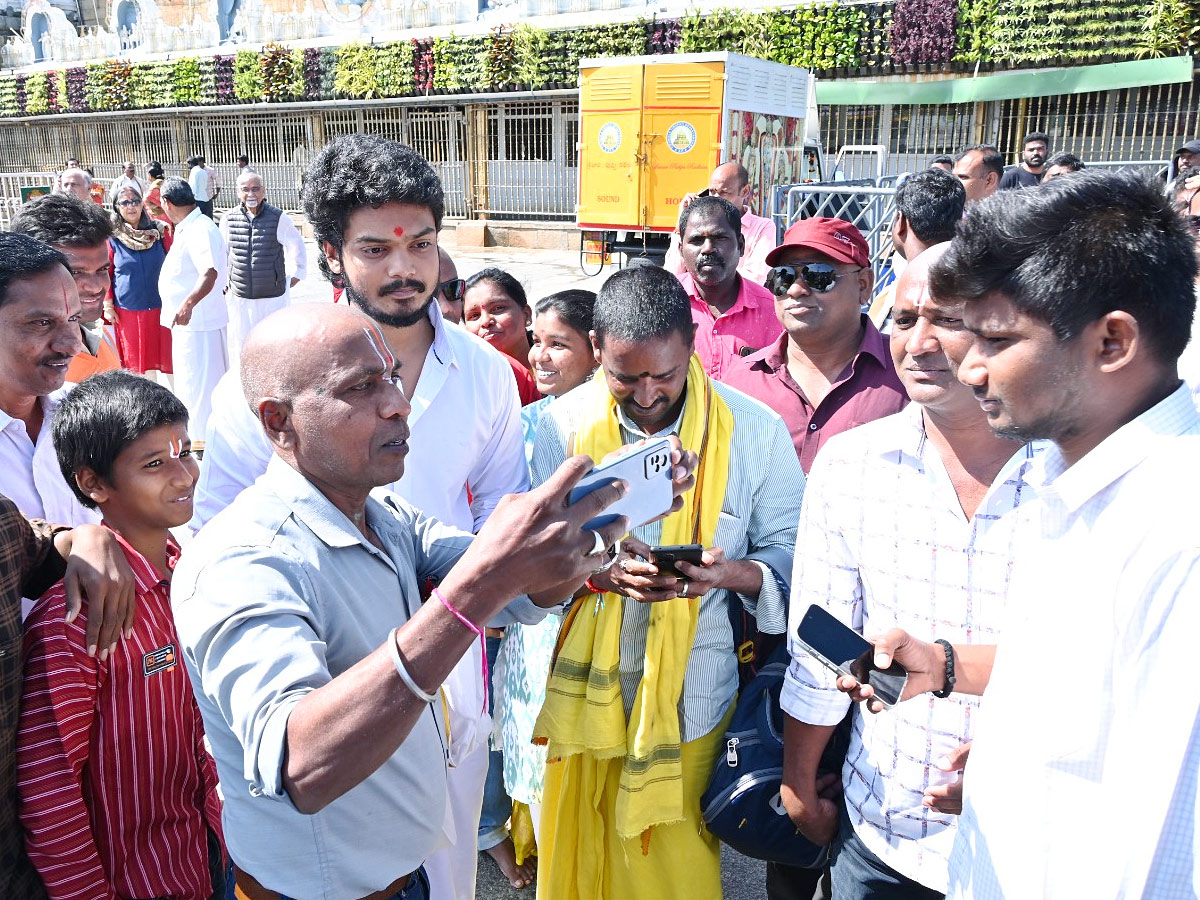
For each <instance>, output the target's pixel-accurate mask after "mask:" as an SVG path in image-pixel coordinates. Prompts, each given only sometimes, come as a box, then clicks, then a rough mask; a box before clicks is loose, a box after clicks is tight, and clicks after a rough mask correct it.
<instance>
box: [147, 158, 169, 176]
mask: <svg viewBox="0 0 1200 900" xmlns="http://www.w3.org/2000/svg"><path fill="white" fill-rule="evenodd" d="M146 174H147V175H149V176H150V177H151V178H162V177H163V175H165V174H166V173H165V172H164V171H163V167H162V163H160V162H152V163H150V165H148V166H146Z"/></svg>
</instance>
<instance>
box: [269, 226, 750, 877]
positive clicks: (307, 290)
mask: <svg viewBox="0 0 1200 900" xmlns="http://www.w3.org/2000/svg"><path fill="white" fill-rule="evenodd" d="M446 249H447V250H448V251H449V252H450V255H451V256H452V257H454V261H455V264H456V265H457V266H458V274H459V276H460V277H463V278H466V277H468V276H469V275H472V274H474V273H475V272H478V271H479V270H480V269H484V268H486V267H488V266H496V267H498V268H501V269H505V270H506V271H508V272H509V273H510V274H512V275H513V276H515V277H516V278H518V279H519V280H520V281H521V283H522V284H523V285H524V286H525V290H526V292H527V293H528V294H529V299H530V301H531V302H532V301H534V300H536V299H538V298H539V297H544V296H546V295H547V294H552V293H554V292H555V291H561V290H566V289H567V288H587V289H589V290H593V291H594V290H598V289H599V287H600V285H601V284H603V283H604V280H605V279H606V278H607V277H608V276H609V275H611V274H612V273H613V272H615V271H616V266H615V265H609V266H606V267H605V269H604V271H603V272H602V273H601V274H600V275H594V276H591V277H588V276H585V275H584V273H583V272H582V271H581V270H580V267H579V253H578V252H563V251H555V250H527V249H523V248H514V247H486V248H471V249H465V248H463V249H460V248H456V247H454V246H452V245H451V246H447V248H446ZM308 253H309V265H310V271H311V274H310V275H309V277H308V278H307V279H305V280H304V281H302V282H301V283H300V284H299V285H297V286H296V288H295V289H294V290H293V292H292V296H293V298H294V299H295V300H296V301H305V302H312V301H323V300H328V299H329V298H330V297H331V295H332V294H331V288H330V287H329V283H328V282H327V281H325V280H324V279H323V278H322V277H321V275H320V273H319V272H318V271H317V268H316V245H315V244H314V243H313V242H312V241H309V242H308ZM588 268H589V271H594V269H595V267H594V266H589V267H588ZM721 876H722V878H721V880H722V893H723V895H724V898H725V900H762V898H763V897H765V896H766V893H765V890H764V887H763V885H764V883H765V878H766V872H765V866H764V864H763V863H762V862H760V861H758V860H755V859H748V858H746V857H744V856H741V855H739V854H737V853H734V852H732V851H731V850H729V848H728V847H725V848H723V853H722V860H721ZM476 896H477V897H478V898H480V900H533V897H534V891H533V889H532V888H528V889H526V890H523V891H515V890H513V889H512V887H510V886H509V883H508V879H506V878H505V877H504V876H502V875H501V874H500V869H499V867H497V866H496V864H495V863H494V862H492V858H491V857H490V856H488V855H487V854H486V853H481V854H479V882H478V887H477V890H476Z"/></svg>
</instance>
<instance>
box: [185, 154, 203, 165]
mask: <svg viewBox="0 0 1200 900" xmlns="http://www.w3.org/2000/svg"><path fill="white" fill-rule="evenodd" d="M183 164H184V165H185V166H198V165H200V157H198V156H189V157H188V158H187V159H185V160H184V161H183Z"/></svg>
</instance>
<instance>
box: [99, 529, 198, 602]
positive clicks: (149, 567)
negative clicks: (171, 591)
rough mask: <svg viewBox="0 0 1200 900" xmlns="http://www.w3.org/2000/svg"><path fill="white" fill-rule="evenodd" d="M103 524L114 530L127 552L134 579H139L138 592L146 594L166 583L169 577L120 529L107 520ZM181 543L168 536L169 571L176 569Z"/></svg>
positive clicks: (119, 542)
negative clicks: (164, 575)
mask: <svg viewBox="0 0 1200 900" xmlns="http://www.w3.org/2000/svg"><path fill="white" fill-rule="evenodd" d="M101 524H102V525H103V526H104V527H105V528H107V529H108V530H109V531H110V532H112V536H113V537H115V538H116V539H117V543H118V544H120V545H121V550H122V551H124V553H125V560H126V562H128V563H129V568H130V569H132V570H133V577H134V580H135V581H137V587H138V593H140V594H144V593H145V592H146V591H148V590H150V589H151V588H153V587H155V586H156V585H160V584H166V583H167V582H168V581H169V579H168V578H162V577H160V576H159V573H158V568H157V567H156V566H155V565H154V564H153V563H152V562H150V560H148V559H146V557H144V556H143V555H142V554H141V553H139V552H138V551H137V550H135V549H134V548H133V546H132V545H131V544H130V543H129V542H128V541H127V540H125V537H124V535H122V534H121V533H120V532H119V531H114V530H113V528H112V526H111V525H109V524H108V523H107V522H101ZM179 553H180V550H179V545H178V544H177V543H175V539H174V538H170V537H169V538H167V571H168V572H173V571H175V564H176V563H177V562H179Z"/></svg>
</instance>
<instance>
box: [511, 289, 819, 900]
mask: <svg viewBox="0 0 1200 900" xmlns="http://www.w3.org/2000/svg"><path fill="white" fill-rule="evenodd" d="M594 329H595V330H594V331H593V333H592V344H593V347H594V349H595V353H596V360H597V362H599V363H600V365H601V369H600V371H599V372H598V373H597V374H596V377H595V378H594V379H593V380H591V381H589V382H587V383H585V384H584V385H582V386H580V387H578V388H576V389H575V390H573V391H571V392H570V393H568V394H566V395H564V396H563V397H561V398H559V399H558V400H557V401H555V402H554V403H553V404H551V405H550V406H549V407H548V408H547V409H546V411H545V412H544V413H543V414H542V419H541V421H540V422H539V425H538V434H537V441H536V444H535V447H534V454H533V476H534V481H535V482H537V483H540V482H541V481H542V479H544V478H547V477H549V476H550V474H551V473H553V471H554V470H555V468H556V467H557V466H558V465H559V464H560V463H561V462H562V461H563V460H564V459H566V458H567V457H568V456H570V455H571V454H573V453H587V454H589V455H590V456H591V457H592V458H593V459H595V460H600V459H602V458H604V456H605V455H607V454H608V453H610V452H612V451H614V450H617V449H619V448H620V447H622V446H624V445H628V444H632V443H636V442H637V441H639V440H642V439H644V438H648V437H651V436H665V435H668V434H678V435H679V438H680V440H681V442H682V444H683V446H684V448H685V449H688V450H693V451H695V452H696V453H698V454H699V457H700V464H699V467H698V468H697V470H696V487H695V489H694V490H693V491H691V492H689V493H688V494H686V495H684V505H683V508H682V509H681V510H680V511H678V512H676V513H673V514H672V515H670V516H669V517H667V518H666V519H663V520H661V521H658V522H654V523H651V524H649V525H645V526H643V527H641V528H638V529H635V530H634V532H633V533H632V534H631V535H630V536H629V537H627V538H626V539H625V540H624V541H623V542H622V546H621V552H620V554H618V556H617V558H616V561H615V563H614V564H613V565H612V566H611V567H610V568H608V569H607V570H606V571H603V572H599V573H596V574H595V575H593V577H592V579H591V581H590V582H589V588H590V589H594V591H593V592H592V593H588V594H584V595H582V596H581V597H579V599H577V600H576V601H575V604H574V606H573V607H572V610H571V613H570V614H569V615H568V618H567V620H566V622H565V624H564V628H563V634H562V636H560V638H559V648H558V651H557V654H556V658H555V662H554V665H553V669H552V672H551V676H550V680H549V683H548V686H547V691H546V703H545V705H544V706H543V708H542V713H541V716H540V718H539V719H538V723H537V727H536V728H535V731H534V739H535V741H540V742H545V743H546V744H547V745H548V748H547V749H548V765H547V769H546V786H545V792H544V801H543V808H542V818H541V827H540V842H539V869H538V897H539V898H541V900H632V898H647V900H651V898H652V900H673V898H679V900H708V898H717V897H720V896H721V873H720V848H719V845H718V843H717V840H716V839H715V838H714V837H712V836H711V835H710V834H709V833H708V831H707V830H706V829H705V828H704V827H703V824H702V822H701V819H700V795H701V793H702V792H703V791H704V788H705V786H706V785H707V782H708V779H709V775H710V774H711V772H712V768H713V766H714V764H715V762H716V759H717V756H718V754H719V752H720V750H721V747H722V736H723V732H724V725H725V723H726V722H727V721H728V717H729V715H730V714H731V712H732V707H733V701H734V697H735V695H736V692H737V658H736V656H735V654H734V647H733V634H732V629H731V627H730V619H729V605H730V604H731V603H738V604H741V605H742V606H744V607H745V609H746V610H747V611H748V612H750V613H751V614H752V615H755V616H757V619H758V627H759V629H760V630H762V631H766V632H774V633H782V632H783V630H784V628H785V627H786V624H787V597H788V591H789V584H788V581H789V576H790V573H791V568H792V555H793V551H794V549H795V538H796V522H797V520H798V518H799V513H800V499H801V496H802V494H803V492H804V473H803V471H802V470H801V468H800V464H799V461H798V460H797V458H796V452H795V450H794V449H793V447H792V442H791V438H790V437H789V436H788V431H787V428H786V427H785V426H784V424H783V420H782V419H781V418H780V417H779V416H778V415H776V414H775V413H773V412H772V411H771V410H770V409H768V408H767V407H766V406H764V405H763V404H761V403H759V402H758V401H756V400H752V399H751V398H749V397H747V396H746V395H745V394H742V393H740V392H739V391H737V390H735V389H733V388H730V387H726V386H725V385H722V384H718V383H716V382H714V381H712V380H711V379H710V378H709V377H708V376H707V375H705V374H704V370H703V369H702V368H701V366H700V362H699V359H698V358H697V357H696V356H695V354H694V353H693V330H694V326H693V325H692V316H691V310H690V306H689V302H688V297H687V294H686V293H685V292H684V290H683V288H682V287H681V286H680V284H679V281H678V280H677V279H676V278H674V277H673V276H672V275H671V274H670V273H668V272H666V271H664V270H662V269H657V268H635V269H627V270H625V271H622V272H618V273H617V274H615V275H614V276H613V277H612V278H610V279H609V280H608V281H607V282H606V283H605V285H604V287H603V288H601V290H600V294H599V296H598V298H597V300H596V307H595V317H594ZM688 543H700V544H703V545H704V547H705V548H706V549H705V552H704V556H703V563H704V564H703V565H702V566H688V565H687V564H686V563H679V564H678V568H679V570H680V571H681V572H683V573H684V575H685V576H686V577H684V578H675V577H672V576H669V575H660V574H658V570H657V569H656V568H655V567H654V565H653V564H652V559H651V552H650V547H652V546H655V545H670V544H688Z"/></svg>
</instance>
